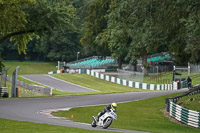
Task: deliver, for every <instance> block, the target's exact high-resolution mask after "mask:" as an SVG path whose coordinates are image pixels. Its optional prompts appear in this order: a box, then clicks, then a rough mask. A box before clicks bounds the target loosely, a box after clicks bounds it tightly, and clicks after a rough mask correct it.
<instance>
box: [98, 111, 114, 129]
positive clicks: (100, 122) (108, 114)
mask: <svg viewBox="0 0 200 133" xmlns="http://www.w3.org/2000/svg"><path fill="white" fill-rule="evenodd" d="M108 117H109V118H112V120H113V121H114V120H117V114H116V112H114V111H113V110H111V112H106V113H105V114H104V115H102V116H101V117H100V118H99V121H98V122H97V123H96V124H97V125H98V126H103V122H104V120H105V119H106V118H108Z"/></svg>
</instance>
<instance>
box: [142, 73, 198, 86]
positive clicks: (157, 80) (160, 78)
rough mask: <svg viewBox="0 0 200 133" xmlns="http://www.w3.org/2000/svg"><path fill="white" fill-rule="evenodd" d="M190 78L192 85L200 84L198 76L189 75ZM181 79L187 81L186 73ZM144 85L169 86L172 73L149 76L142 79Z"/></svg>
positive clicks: (195, 74) (194, 74)
mask: <svg viewBox="0 0 200 133" xmlns="http://www.w3.org/2000/svg"><path fill="white" fill-rule="evenodd" d="M190 77H191V78H192V85H196V84H200V74H197V73H190ZM182 78H186V79H187V72H183V73H182ZM144 83H150V84H171V83H172V72H167V73H159V74H158V75H155V74H149V75H147V76H145V77H144Z"/></svg>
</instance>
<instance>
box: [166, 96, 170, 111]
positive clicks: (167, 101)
mask: <svg viewBox="0 0 200 133" xmlns="http://www.w3.org/2000/svg"><path fill="white" fill-rule="evenodd" d="M169 104H170V103H169V98H165V110H166V111H167V112H169V106H170V105H169Z"/></svg>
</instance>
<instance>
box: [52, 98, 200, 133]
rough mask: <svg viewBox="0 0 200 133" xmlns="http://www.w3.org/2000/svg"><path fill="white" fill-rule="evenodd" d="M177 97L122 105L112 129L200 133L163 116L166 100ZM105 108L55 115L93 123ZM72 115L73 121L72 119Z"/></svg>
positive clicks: (71, 111) (64, 112) (87, 108)
mask: <svg viewBox="0 0 200 133" xmlns="http://www.w3.org/2000/svg"><path fill="white" fill-rule="evenodd" d="M175 95H177V94H171V95H167V96H161V97H157V98H151V99H146V100H141V101H133V102H128V103H120V104H118V108H117V113H118V120H117V121H114V123H113V124H112V125H111V127H113V128H120V129H128V130H137V131H146V132H152V133H199V132H200V130H199V129H195V128H192V127H188V126H184V125H180V124H177V123H175V122H172V121H170V120H169V119H168V118H166V117H165V116H164V115H163V113H162V111H161V110H164V108H165V98H166V97H172V96H175ZM104 107H105V106H92V107H79V108H73V109H71V110H69V111H59V112H54V113H53V114H54V115H56V116H60V117H66V118H67V119H70V120H73V121H79V122H83V123H91V122H92V116H93V115H97V113H98V112H100V111H101V110H102V109H103V108H104ZM72 114H73V116H74V117H73V119H72V118H71V115H72Z"/></svg>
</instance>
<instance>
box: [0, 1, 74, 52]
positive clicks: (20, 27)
mask: <svg viewBox="0 0 200 133" xmlns="http://www.w3.org/2000/svg"><path fill="white" fill-rule="evenodd" d="M0 8H1V12H0V20H1V23H0V44H1V43H2V42H3V41H5V40H6V39H10V41H13V42H14V44H15V45H16V46H17V48H18V51H19V53H21V52H24V53H25V50H26V45H27V43H28V42H29V41H30V40H33V39H34V38H37V39H39V38H42V37H43V36H49V37H50V36H52V35H53V34H54V33H56V32H58V31H59V32H64V31H63V29H65V30H66V29H68V30H73V29H74V28H75V26H74V22H75V20H76V15H75V8H74V7H73V6H72V5H71V4H70V2H69V1H68V0H54V1H53V0H9V1H7V0H0Z"/></svg>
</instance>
